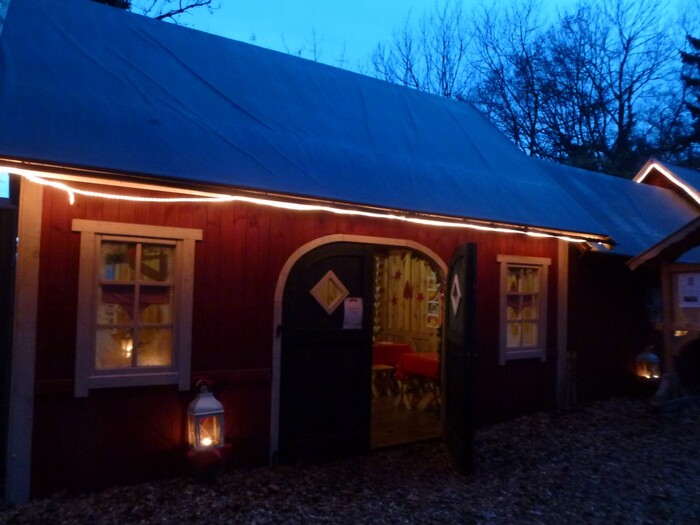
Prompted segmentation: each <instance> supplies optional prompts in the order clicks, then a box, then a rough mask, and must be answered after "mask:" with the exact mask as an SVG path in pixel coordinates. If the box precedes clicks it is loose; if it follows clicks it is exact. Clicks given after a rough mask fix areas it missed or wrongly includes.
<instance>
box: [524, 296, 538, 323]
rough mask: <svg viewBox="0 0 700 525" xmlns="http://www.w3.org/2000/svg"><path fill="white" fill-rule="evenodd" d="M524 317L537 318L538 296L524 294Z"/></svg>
mask: <svg viewBox="0 0 700 525" xmlns="http://www.w3.org/2000/svg"><path fill="white" fill-rule="evenodd" d="M522 299H523V319H537V297H536V296H534V295H523V298H522Z"/></svg>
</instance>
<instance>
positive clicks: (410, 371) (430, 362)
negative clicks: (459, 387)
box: [396, 352, 440, 379]
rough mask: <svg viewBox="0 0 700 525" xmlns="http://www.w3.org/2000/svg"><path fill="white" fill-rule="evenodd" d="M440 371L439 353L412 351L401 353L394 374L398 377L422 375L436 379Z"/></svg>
mask: <svg viewBox="0 0 700 525" xmlns="http://www.w3.org/2000/svg"><path fill="white" fill-rule="evenodd" d="M439 372H440V354H438V353H437V352H413V353H411V354H403V355H402V356H401V357H400V358H399V363H398V366H397V368H396V375H397V376H398V378H399V379H403V378H404V377H405V376H410V375H414V376H423V377H428V378H430V379H437V377H438V375H439Z"/></svg>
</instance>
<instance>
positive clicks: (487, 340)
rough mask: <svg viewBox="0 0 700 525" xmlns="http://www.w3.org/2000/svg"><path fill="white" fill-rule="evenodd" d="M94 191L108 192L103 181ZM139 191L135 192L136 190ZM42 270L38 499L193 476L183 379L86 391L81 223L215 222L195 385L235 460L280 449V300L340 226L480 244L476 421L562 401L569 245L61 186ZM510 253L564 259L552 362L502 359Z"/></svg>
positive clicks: (50, 199)
mask: <svg viewBox="0 0 700 525" xmlns="http://www.w3.org/2000/svg"><path fill="white" fill-rule="evenodd" d="M93 189H94V188H93ZM123 191H129V190H123ZM44 195H45V196H44V220H43V236H42V260H41V275H40V296H41V300H40V305H39V331H40V333H39V337H38V343H37V345H38V348H37V372H36V374H37V383H36V405H35V414H36V416H35V432H34V443H33V447H34V458H33V459H34V461H33V491H34V492H33V494H34V495H35V496H36V495H47V494H49V493H50V492H51V491H53V490H55V489H56V488H59V487H64V488H65V487H69V488H86V487H89V488H97V487H99V486H106V485H110V484H113V483H124V482H134V481H141V480H145V479H149V478H154V477H163V476H167V475H177V474H180V473H181V472H182V468H183V465H182V461H181V459H182V458H183V456H184V440H185V434H184V431H185V430H184V424H185V423H184V421H185V418H184V414H185V409H186V406H187V403H189V401H190V400H191V398H192V397H193V394H192V393H189V392H178V391H176V389H175V387H154V388H132V389H105V390H95V391H92V392H90V395H89V396H88V397H87V398H85V399H75V398H74V397H73V395H72V381H73V373H74V372H73V367H74V353H75V331H76V313H75V312H76V308H77V287H78V258H79V234H77V233H74V232H72V231H71V221H72V220H73V219H74V218H82V219H90V220H105V221H121V222H134V223H140V224H152V225H169V226H177V227H187V228H199V229H202V230H203V237H204V240H203V241H202V242H198V243H197V247H196V256H195V282H194V289H195V295H194V319H193V347H192V374H193V381H194V380H196V379H197V378H199V377H206V378H208V379H210V380H212V381H214V383H215V391H216V393H217V396H218V397H219V398H220V399H221V401H222V402H223V403H224V406H225V408H226V414H227V420H226V434H227V439H228V440H229V441H230V442H231V443H232V446H233V447H232V450H233V452H232V462H233V464H235V465H243V464H265V463H266V461H267V454H268V443H269V411H270V388H271V386H270V379H271V369H270V367H271V360H272V333H273V326H272V324H273V297H274V292H275V286H276V283H277V279H278V276H279V273H280V270H281V269H282V267H283V265H284V263H285V261H286V260H287V259H288V258H289V257H290V255H291V254H292V253H293V252H294V251H295V250H297V249H298V248H299V247H300V246H302V245H303V244H305V243H307V242H309V241H312V240H314V239H316V238H318V237H322V236H325V235H332V234H338V233H343V234H355V235H367V236H377V237H391V238H399V239H408V240H412V241H415V242H418V243H421V244H423V245H425V246H427V247H429V248H430V249H432V250H434V251H435V252H436V253H437V254H438V255H439V256H440V257H442V258H443V260H444V261H447V262H449V260H450V257H451V255H452V251H453V250H454V248H455V247H456V246H458V245H460V244H462V243H465V242H468V241H476V242H477V243H478V253H479V257H478V260H479V262H478V269H477V271H478V282H479V289H478V297H477V304H478V305H479V311H478V314H477V325H478V326H479V332H478V334H477V342H478V348H479V349H480V350H479V356H478V358H477V359H478V364H477V371H476V377H477V390H478V397H477V398H476V400H475V402H476V415H477V418H478V420H479V422H480V423H482V424H483V423H488V422H493V421H497V420H501V419H505V418H509V417H513V416H516V415H518V414H522V413H524V412H527V411H531V410H537V409H542V408H550V407H552V406H553V405H554V400H555V373H556V322H555V321H556V311H557V310H556V296H557V294H556V268H557V266H556V257H557V244H556V241H555V240H551V239H549V240H542V239H534V238H529V237H526V236H522V235H512V234H489V233H483V232H477V231H470V230H457V229H452V228H450V229H448V228H445V229H438V228H434V227H428V226H420V225H410V224H405V223H398V222H392V221H385V220H376V219H375V220H372V219H368V218H361V217H347V216H336V215H332V214H328V213H320V212H319V213H309V212H306V213H302V212H289V211H284V210H276V209H272V208H264V207H260V206H254V205H245V204H231V203H227V204H222V203H217V204H213V203H209V204H146V203H132V202H117V201H109V200H103V199H95V198H81V197H78V200H77V202H76V203H75V204H74V205H73V206H70V205H69V204H68V202H67V198H66V195H65V194H64V193H62V192H60V191H58V190H54V189H51V188H47V189H46V191H45V194H44ZM498 254H509V255H528V256H539V257H550V258H552V267H551V271H550V282H549V289H550V291H551V292H550V304H549V308H548V311H549V321H550V322H549V336H548V347H549V350H548V359H547V362H545V363H541V362H540V361H539V360H528V361H521V362H511V363H509V364H507V365H506V366H499V365H498V323H499V320H498V304H499V303H498V285H499V268H498V264H497V262H496V256H497V255H498Z"/></svg>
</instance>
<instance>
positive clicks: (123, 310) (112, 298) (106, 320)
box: [97, 284, 134, 324]
mask: <svg viewBox="0 0 700 525" xmlns="http://www.w3.org/2000/svg"><path fill="white" fill-rule="evenodd" d="M133 316H134V287H133V286H131V285H123V284H106V285H104V286H100V301H99V302H98V303H97V323H98V324H128V323H131V321H132V319H133Z"/></svg>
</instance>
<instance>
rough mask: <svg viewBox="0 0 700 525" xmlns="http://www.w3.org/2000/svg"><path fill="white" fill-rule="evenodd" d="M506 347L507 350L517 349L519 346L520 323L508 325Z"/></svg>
mask: <svg viewBox="0 0 700 525" xmlns="http://www.w3.org/2000/svg"><path fill="white" fill-rule="evenodd" d="M506 346H507V347H508V348H518V347H519V346H520V323H508V330H507V334H506Z"/></svg>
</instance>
